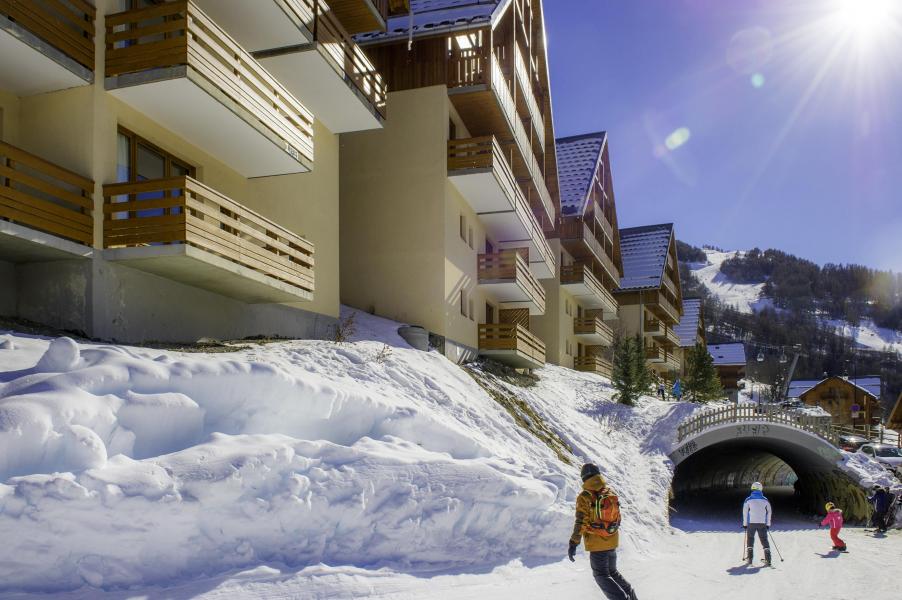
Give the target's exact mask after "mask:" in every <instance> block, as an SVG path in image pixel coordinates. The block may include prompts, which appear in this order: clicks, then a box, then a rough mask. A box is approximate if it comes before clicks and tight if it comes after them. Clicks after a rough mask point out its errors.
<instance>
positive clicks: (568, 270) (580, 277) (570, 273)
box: [561, 264, 618, 320]
mask: <svg viewBox="0 0 902 600" xmlns="http://www.w3.org/2000/svg"><path fill="white" fill-rule="evenodd" d="M561 287H563V288H564V289H565V290H567V291H568V292H569V293H570V294H572V295H573V296H574V297H575V298H576V300H577V301H578V302H579V303H580V304H582V305H583V306H585V307H586V308H601V309H603V310H604V313H605V318H606V319H607V320H613V319H616V318H617V309H618V305H617V300H615V299H614V296H613V295H612V294H611V292H609V291H608V290H607V289H605V287H604V286H603V285H602V284H601V282H600V281H598V278H596V277H595V275H593V274H592V270H591V269H590V268H589V267H588V266H587V265H583V264H573V265H567V266H562V267H561Z"/></svg>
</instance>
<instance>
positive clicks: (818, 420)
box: [677, 404, 839, 445]
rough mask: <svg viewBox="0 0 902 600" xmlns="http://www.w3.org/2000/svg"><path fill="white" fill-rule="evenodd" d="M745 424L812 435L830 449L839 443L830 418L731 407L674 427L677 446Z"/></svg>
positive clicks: (766, 406)
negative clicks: (787, 428)
mask: <svg viewBox="0 0 902 600" xmlns="http://www.w3.org/2000/svg"><path fill="white" fill-rule="evenodd" d="M748 422H758V423H776V424H780V425H788V426H791V427H795V428H797V429H801V430H803V431H807V432H808V433H813V434H815V435H817V436H819V437H820V438H822V439H824V440H826V441H828V442H830V443H831V444H833V445H836V444H837V443H838V441H839V435H838V433H837V431H836V429H835V428H834V427H833V426H832V425H831V424H830V417H814V416H811V415H805V414H801V413H798V412H794V411H792V410H787V409H784V408H782V407H781V406H775V405H770V404H763V405H757V404H731V405H729V406H719V407H717V408H712V409H707V410H704V411H702V412H700V413H697V414H695V415H694V416H692V417H690V418H689V419H687V420H685V421H683V422H682V423H681V424H680V425H679V426H678V427H677V443H679V442H682V441H683V440H685V439H686V438H689V437H692V436H695V435H698V434H699V433H702V432H703V431H705V430H707V429H710V428H712V427H717V426H719V425H727V424H731V423H748Z"/></svg>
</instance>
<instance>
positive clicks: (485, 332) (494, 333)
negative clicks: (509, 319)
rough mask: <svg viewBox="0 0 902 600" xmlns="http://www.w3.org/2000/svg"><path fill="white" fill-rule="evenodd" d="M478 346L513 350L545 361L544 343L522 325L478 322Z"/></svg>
mask: <svg viewBox="0 0 902 600" xmlns="http://www.w3.org/2000/svg"><path fill="white" fill-rule="evenodd" d="M479 347H480V349H486V350H514V351H517V352H522V353H523V354H526V355H527V356H529V357H530V358H532V359H533V360H535V361H536V362H540V363H544V362H545V343H544V342H543V341H542V340H540V339H539V338H538V337H536V336H535V335H534V334H533V333H532V332H531V331H529V330H528V329H526V328H525V327H523V326H522V325H519V324H515V323H480V325H479Z"/></svg>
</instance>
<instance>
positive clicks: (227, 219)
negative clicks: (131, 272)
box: [103, 177, 313, 304]
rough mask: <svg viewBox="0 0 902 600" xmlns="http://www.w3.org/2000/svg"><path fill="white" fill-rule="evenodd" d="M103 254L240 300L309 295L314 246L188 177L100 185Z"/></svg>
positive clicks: (265, 300)
mask: <svg viewBox="0 0 902 600" xmlns="http://www.w3.org/2000/svg"><path fill="white" fill-rule="evenodd" d="M103 195H104V198H105V202H104V207H103V212H104V220H103V247H104V248H106V249H107V250H105V251H104V258H106V259H107V260H110V261H115V262H120V263H122V264H125V265H127V266H129V267H132V268H134V269H139V270H142V271H147V272H149V273H153V274H155V275H159V276H161V277H166V278H168V279H172V280H175V281H179V282H182V283H185V284H187V285H192V286H195V287H199V288H203V289H206V290H209V291H211V292H215V293H217V294H222V295H223V296H228V297H230V298H235V299H237V300H241V301H242V302H247V303H252V304H256V303H275V302H298V301H303V300H311V299H312V298H313V245H312V244H311V243H310V242H308V241H307V240H305V239H304V238H302V237H301V236H299V235H297V234H295V233H292V232H290V231H288V230H286V229H284V228H282V227H280V226H279V225H277V224H275V223H273V222H272V221H270V220H269V219H266V218H265V217H262V216H261V215H259V214H257V213H256V212H254V211H252V210H250V209H248V208H246V207H244V206H242V205H241V204H239V203H237V202H235V201H234V200H231V199H229V198H227V197H225V196H223V195H222V194H220V193H218V192H216V191H215V190H212V189H210V188H209V187H207V186H205V185H204V184H202V183H200V182H198V181H195V180H194V179H192V178H190V177H173V178H169V179H159V180H153V181H143V182H140V183H116V184H110V185H105V186H103Z"/></svg>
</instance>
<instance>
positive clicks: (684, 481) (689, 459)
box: [671, 424, 868, 523]
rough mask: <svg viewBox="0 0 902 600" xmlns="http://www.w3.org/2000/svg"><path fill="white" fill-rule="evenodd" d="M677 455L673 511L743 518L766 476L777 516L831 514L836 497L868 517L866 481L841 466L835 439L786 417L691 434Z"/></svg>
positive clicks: (858, 516) (854, 513) (859, 518)
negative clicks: (786, 422) (754, 488)
mask: <svg viewBox="0 0 902 600" xmlns="http://www.w3.org/2000/svg"><path fill="white" fill-rule="evenodd" d="M671 459H672V460H673V461H674V464H675V468H674V475H673V483H672V500H671V514H672V515H673V514H691V515H695V516H696V517H699V516H705V515H707V516H710V517H711V518H715V517H720V516H725V517H728V516H730V515H732V517H735V518H736V519H738V515H739V513H740V507H741V504H742V499H743V498H745V497H746V496H747V495H748V493H749V488H750V486H751V484H752V483H753V482H755V481H760V482H761V483H762V484H764V487H765V494H767V495H768V497H769V498H770V499H771V501H772V503H773V504H774V513H775V515H780V514H782V515H787V514H788V513H791V514H789V516H791V517H793V518H796V519H798V518H800V517H801V518H803V519H808V518H811V517H813V516H814V515H823V514H824V512H825V511H824V505H825V504H826V503H827V502H828V501H829V502H833V503H835V504H836V505H837V506H839V507H841V508H842V510H843V513H844V516H845V517H846V519H847V520H848V521H850V522H852V523H854V522H864V521H865V520H867V518H868V505H867V498H866V495H865V493H864V491H863V490H862V489H861V488H860V486H859V485H858V483H857V482H856V481H855V480H853V479H852V478H851V477H850V476H848V475H847V474H846V473H845V472H843V471H841V470H840V469H839V468H838V467H837V462H838V461H839V460H840V459H841V454H840V453H839V451H838V450H837V449H836V448H835V447H834V446H832V445H831V444H830V443H829V442H827V441H825V440H823V439H821V438H819V437H817V436H816V435H813V434H811V433H808V432H806V431H802V430H799V429H796V428H794V427H790V426H781V425H778V424H760V425H749V424H743V425H736V424H732V425H725V426H722V427H714V428H711V429H709V430H707V431H704V432H702V433H701V434H699V435H696V436H695V437H693V438H692V439H689V440H683V442H682V444H680V445H679V446H678V447H677V448H676V449H675V450H674V452H673V453H672V454H671Z"/></svg>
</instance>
